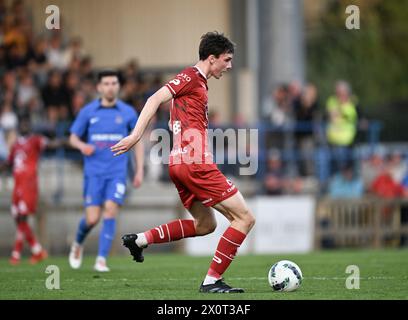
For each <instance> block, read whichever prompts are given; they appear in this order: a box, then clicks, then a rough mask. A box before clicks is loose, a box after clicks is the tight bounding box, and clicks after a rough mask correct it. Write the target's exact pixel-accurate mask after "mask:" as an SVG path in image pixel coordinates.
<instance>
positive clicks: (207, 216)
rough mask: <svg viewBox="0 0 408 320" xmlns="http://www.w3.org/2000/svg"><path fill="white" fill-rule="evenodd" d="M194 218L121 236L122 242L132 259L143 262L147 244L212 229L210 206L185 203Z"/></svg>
mask: <svg viewBox="0 0 408 320" xmlns="http://www.w3.org/2000/svg"><path fill="white" fill-rule="evenodd" d="M187 208H189V209H188V211H189V212H190V214H191V215H192V216H193V218H194V219H177V220H173V221H170V222H168V223H165V224H162V225H160V226H157V227H155V228H152V229H150V230H147V231H145V232H141V233H138V234H127V235H124V236H123V237H122V240H123V244H124V246H126V247H127V248H128V249H129V250H130V253H131V254H132V255H133V257H134V260H135V261H137V262H143V261H144V257H143V254H142V252H143V249H144V248H146V247H147V246H148V245H149V244H153V243H166V242H172V241H177V240H180V239H184V238H191V237H196V236H203V235H206V234H209V233H211V232H213V231H214V229H215V227H216V221H215V217H214V213H213V212H212V209H211V208H207V207H205V206H203V205H202V204H201V202H198V201H194V202H192V203H191V205H187Z"/></svg>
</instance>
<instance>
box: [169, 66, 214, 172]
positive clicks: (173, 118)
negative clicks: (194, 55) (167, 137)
mask: <svg viewBox="0 0 408 320" xmlns="http://www.w3.org/2000/svg"><path fill="white" fill-rule="evenodd" d="M166 87H167V88H168V89H169V91H170V92H171V94H172V95H173V100H172V105H171V110H170V125H171V128H172V131H173V150H172V152H171V154H170V159H169V160H170V161H169V164H170V165H173V164H180V163H192V162H194V163H204V162H205V163H212V158H211V155H210V154H209V152H208V141H207V140H208V138H207V129H208V86H207V78H206V77H205V75H204V74H203V72H202V71H201V70H200V69H198V68H197V67H188V68H186V69H184V70H183V71H181V72H180V73H179V74H178V75H177V76H176V77H175V78H174V79H172V80H170V81H169V82H168V83H166ZM210 159H211V160H210Z"/></svg>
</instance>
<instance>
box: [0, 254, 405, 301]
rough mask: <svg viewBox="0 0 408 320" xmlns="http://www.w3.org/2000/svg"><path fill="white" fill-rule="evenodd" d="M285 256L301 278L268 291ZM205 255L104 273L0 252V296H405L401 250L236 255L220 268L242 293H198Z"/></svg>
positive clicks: (149, 257) (123, 263)
mask: <svg viewBox="0 0 408 320" xmlns="http://www.w3.org/2000/svg"><path fill="white" fill-rule="evenodd" d="M283 259H288V260H292V261H294V262H296V263H297V264H298V265H299V266H300V268H301V269H302V272H303V276H304V280H303V283H302V286H301V288H300V289H299V290H297V291H294V292H287V293H281V292H272V289H271V288H270V287H269V284H268V281H267V273H268V271H269V268H270V266H271V265H272V264H273V263H274V262H276V261H278V260H283ZM210 260H211V257H190V256H186V255H180V254H149V252H148V251H147V252H146V253H145V262H144V263H135V262H133V261H132V260H131V257H130V256H116V257H111V258H110V259H109V266H110V267H111V270H112V271H111V272H109V273H104V274H101V273H97V272H95V271H93V270H92V267H93V262H94V257H93V256H86V257H85V258H84V262H83V265H82V267H81V269H80V270H71V269H70V267H69V265H68V261H67V257H51V258H49V259H47V260H46V261H44V262H42V263H40V264H38V265H35V266H31V265H29V264H28V261H27V260H23V261H22V263H21V264H20V265H19V266H10V265H9V264H8V260H7V259H5V258H2V259H0V271H1V272H0V299H23V300H25V299H30V300H33V299H34V300H36V299H97V300H99V299H103V300H105V299H121V300H122V299H136V300H205V299H211V300H216V299H223V300H225V299H230V300H235V299H239V300H252V299H257V300H281V299H284V300H289V299H295V300H297V299H324V300H326V299H330V300H332V299H347V300H350V299H351V300H367V299H381V300H383V299H384V300H388V299H403V300H407V299H408V250H407V249H400V250H397V249H392V250H391V249H389V250H336V251H320V252H313V253H309V254H288V255H242V256H240V255H238V256H237V257H236V259H235V261H234V262H233V264H232V265H231V267H230V268H229V270H228V271H227V272H226V274H225V275H224V276H225V279H226V281H227V283H229V284H231V285H233V286H239V287H242V288H244V289H245V290H246V292H245V293H244V294H229V295H223V294H202V293H199V292H198V287H199V285H200V283H201V281H202V278H203V276H204V275H205V273H206V271H207V268H208V266H209V263H210ZM48 265H56V266H58V267H59V270H60V289H59V290H48V289H47V288H46V286H45V283H46V279H47V277H48V276H50V274H47V273H45V269H46V267H47V266H48ZM348 265H356V266H358V267H359V271H360V278H359V280H360V284H359V287H360V288H359V289H347V288H346V285H345V284H346V279H347V277H349V276H350V275H352V274H349V273H346V268H347V266H348Z"/></svg>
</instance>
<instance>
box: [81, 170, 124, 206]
mask: <svg viewBox="0 0 408 320" xmlns="http://www.w3.org/2000/svg"><path fill="white" fill-rule="evenodd" d="M125 193H126V178H103V177H85V178H84V202H85V207H89V206H102V204H103V203H105V201H107V200H111V201H113V202H116V203H117V204H118V205H122V204H123V201H124V200H125Z"/></svg>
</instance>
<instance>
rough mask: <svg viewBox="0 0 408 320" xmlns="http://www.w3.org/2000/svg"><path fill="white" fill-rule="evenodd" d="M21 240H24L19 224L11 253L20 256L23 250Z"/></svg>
mask: <svg viewBox="0 0 408 320" xmlns="http://www.w3.org/2000/svg"><path fill="white" fill-rule="evenodd" d="M23 240H24V232H23V230H21V227H20V223H19V224H17V231H16V240H15V242H14V248H13V252H16V253H17V254H18V255H20V254H21V251H22V250H23V243H24V242H23Z"/></svg>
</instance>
